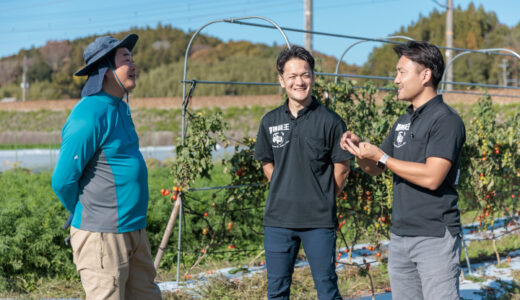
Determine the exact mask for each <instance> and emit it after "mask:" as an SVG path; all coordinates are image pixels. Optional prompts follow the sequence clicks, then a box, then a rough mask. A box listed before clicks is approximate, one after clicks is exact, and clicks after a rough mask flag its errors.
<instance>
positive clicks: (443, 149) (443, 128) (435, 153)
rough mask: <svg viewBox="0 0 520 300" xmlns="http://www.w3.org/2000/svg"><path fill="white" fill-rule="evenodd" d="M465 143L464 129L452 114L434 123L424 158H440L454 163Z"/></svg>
mask: <svg viewBox="0 0 520 300" xmlns="http://www.w3.org/2000/svg"><path fill="white" fill-rule="evenodd" d="M465 141H466V129H465V127H464V123H463V122H462V120H461V118H460V117H459V116H458V115H457V114H454V113H451V114H446V115H443V116H442V117H440V118H439V119H437V120H436V121H435V123H434V124H433V126H432V129H431V131H430V136H429V138H428V144H427V146H426V157H442V158H446V159H449V160H450V161H452V162H454V161H455V160H456V159H457V157H458V155H459V153H460V151H461V149H462V145H463V144H464V142H465Z"/></svg>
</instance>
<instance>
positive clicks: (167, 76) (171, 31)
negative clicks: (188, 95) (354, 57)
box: [0, 24, 358, 100]
mask: <svg viewBox="0 0 520 300" xmlns="http://www.w3.org/2000/svg"><path fill="white" fill-rule="evenodd" d="M130 32H133V33H137V34H138V35H139V42H138V43H137V45H136V47H135V49H134V59H135V61H136V64H137V66H138V69H139V75H138V76H139V79H138V86H137V88H136V89H135V91H134V96H136V97H172V96H180V95H181V93H182V87H181V84H180V83H179V80H181V79H182V74H183V67H184V55H185V51H186V46H187V44H188V42H189V39H190V38H191V36H192V34H193V33H192V32H189V33H185V32H183V31H181V30H179V29H176V28H173V27H171V26H162V25H161V24H159V25H158V26H157V28H153V29H152V28H134V29H131V30H129V31H124V32H119V33H117V34H114V36H115V37H116V38H118V39H121V38H123V37H124V36H126V35H127V34H129V33H130ZM97 37H98V36H90V37H88V38H81V39H76V40H73V41H48V42H47V43H46V45H45V46H43V47H39V48H32V49H29V50H22V51H20V52H19V53H18V54H16V55H13V56H9V57H4V58H2V59H0V99H2V98H8V97H16V98H18V99H20V98H21V89H20V82H21V79H22V66H23V65H22V62H23V57H24V56H26V57H27V62H26V63H27V66H28V71H27V78H28V81H29V82H30V84H31V85H30V88H29V92H28V96H27V98H28V99H33V100H35V99H68V98H78V97H79V96H80V93H81V87H82V86H83V84H84V81H85V78H82V77H73V76H72V74H73V73H74V71H76V70H78V69H79V68H80V67H81V66H82V65H83V64H84V62H83V51H84V49H85V48H86V46H87V45H88V44H89V43H91V42H92V41H93V40H94V39H96V38H97ZM281 49H282V47H281V46H277V45H273V46H268V45H264V44H253V43H250V42H246V41H238V42H234V41H229V42H223V41H221V40H219V39H217V38H214V37H210V36H207V35H203V34H201V35H198V36H197V38H196V39H195V40H194V44H193V45H192V47H191V50H190V60H189V70H188V78H189V79H193V78H197V79H200V80H219V81H257V82H276V81H277V77H276V69H275V60H276V56H277V55H278V53H279V52H280V51H281ZM315 57H316V58H317V61H318V68H321V69H324V70H328V71H331V70H333V69H334V67H335V65H336V59H335V58H334V57H331V56H327V55H323V54H320V53H315ZM342 70H349V71H351V72H356V71H357V70H358V67H356V66H347V65H343V66H342ZM277 92H278V88H277V87H265V86H236V85H205V86H204V85H199V86H198V87H197V89H196V94H197V95H199V96H202V95H248V94H273V93H277Z"/></svg>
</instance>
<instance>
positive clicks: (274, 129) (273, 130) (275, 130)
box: [269, 123, 289, 148]
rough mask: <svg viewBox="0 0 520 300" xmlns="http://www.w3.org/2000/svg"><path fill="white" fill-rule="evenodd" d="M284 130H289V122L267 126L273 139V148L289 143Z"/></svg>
mask: <svg viewBox="0 0 520 300" xmlns="http://www.w3.org/2000/svg"><path fill="white" fill-rule="evenodd" d="M284 131H289V123H285V124H281V125H276V126H270V127H269V133H270V134H271V136H272V139H273V148H281V147H283V146H285V145H287V144H288V143H289V140H288V139H287V137H285V135H286V132H284Z"/></svg>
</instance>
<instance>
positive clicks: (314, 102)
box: [284, 97, 320, 117]
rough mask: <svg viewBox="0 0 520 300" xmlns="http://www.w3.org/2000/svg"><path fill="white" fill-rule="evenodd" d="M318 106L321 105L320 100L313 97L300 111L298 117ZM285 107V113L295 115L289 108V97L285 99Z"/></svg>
mask: <svg viewBox="0 0 520 300" xmlns="http://www.w3.org/2000/svg"><path fill="white" fill-rule="evenodd" d="M318 106H320V102H319V101H318V100H316V98H314V97H312V100H311V103H309V105H307V106H305V107H304V108H302V109H300V110H299V111H298V117H301V116H303V115H305V114H306V113H307V112H309V111H311V110H315V109H316V108H317V107H318ZM284 107H285V113H286V114H288V115H289V116H291V117H293V116H292V114H291V111H290V110H289V99H285V103H284Z"/></svg>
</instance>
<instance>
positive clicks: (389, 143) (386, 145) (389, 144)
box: [379, 124, 395, 157]
mask: <svg viewBox="0 0 520 300" xmlns="http://www.w3.org/2000/svg"><path fill="white" fill-rule="evenodd" d="M394 131H395V124H394V126H392V129H390V132H388V135H387V136H386V138H385V140H384V141H383V143H381V147H379V148H381V150H383V152H384V153H386V154H388V155H390V156H391V157H392V156H394V144H393V142H394Z"/></svg>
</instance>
